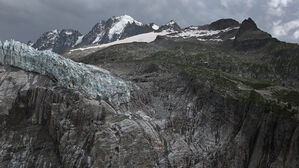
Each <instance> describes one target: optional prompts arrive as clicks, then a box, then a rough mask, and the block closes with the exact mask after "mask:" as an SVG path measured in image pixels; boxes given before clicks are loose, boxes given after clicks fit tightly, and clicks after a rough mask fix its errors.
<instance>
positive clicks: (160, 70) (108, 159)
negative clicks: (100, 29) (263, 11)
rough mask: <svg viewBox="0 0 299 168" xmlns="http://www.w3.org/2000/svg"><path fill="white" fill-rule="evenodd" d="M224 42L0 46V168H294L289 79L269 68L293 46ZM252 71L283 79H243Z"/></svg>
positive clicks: (298, 157) (297, 130) (294, 112)
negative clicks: (75, 56)
mask: <svg viewBox="0 0 299 168" xmlns="http://www.w3.org/2000/svg"><path fill="white" fill-rule="evenodd" d="M233 43H234V42H233V41H225V42H219V43H210V42H209V43H206V42H201V41H192V40H188V41H187V40H186V39H184V40H177V41H176V40H173V39H160V40H156V41H154V42H152V43H149V44H147V43H131V44H122V45H117V46H112V47H110V48H106V49H105V50H100V51H98V52H97V53H94V54H92V55H89V56H82V57H80V59H81V60H80V61H82V62H85V63H90V64H93V66H92V65H86V64H82V63H76V62H74V61H71V60H69V59H67V58H64V57H62V56H60V55H57V54H54V53H52V52H50V51H46V52H41V51H37V50H35V49H33V48H31V47H28V46H26V45H25V44H21V43H19V42H14V41H10V42H4V43H0V167H11V168H19V167H24V168H29V167H49V168H71V167H72V168H102V167H162V168H164V167H193V168H256V167H260V168H264V167H266V168H267V167H271V168H280V167H288V168H297V167H298V165H299V148H298V146H299V125H298V120H299V115H298V114H299V113H298V107H299V105H298V104H299V103H298V101H297V100H299V99H298V95H299V93H298V92H297V91H296V89H294V88H297V86H298V85H297V84H299V80H298V78H296V77H295V76H294V75H287V74H284V73H280V71H282V70H281V67H278V68H277V69H276V66H277V65H276V61H277V62H284V63H285V64H287V65H289V66H288V69H292V66H291V64H290V62H294V63H296V61H297V60H295V56H293V55H292V54H290V53H289V52H292V51H293V50H289V49H288V48H283V47H285V46H288V45H287V44H283V45H282V44H281V43H280V42H277V41H275V42H272V43H273V44H271V45H272V46H280V48H278V47H277V48H276V50H278V51H272V49H273V48H272V47H271V52H270V53H262V52H264V51H267V50H268V49H267V48H265V49H264V50H262V51H259V52H260V53H258V54H257V53H256V52H253V53H252V52H248V51H245V52H243V51H242V50H241V51H236V50H235V48H234V46H233ZM296 47H297V48H299V47H298V46H291V47H289V48H291V49H294V48H296ZM282 48H283V50H282ZM280 50H281V51H280ZM285 50H287V51H285ZM273 52H274V53H273ZM266 54H270V55H266ZM227 55H228V56H229V57H228V56H227ZM260 55H261V56H260ZM254 56H255V57H254ZM259 56H260V57H261V58H259ZM285 57H287V58H285ZM259 59H260V60H259ZM276 59H278V60H276ZM258 60H259V61H269V62H257V61H258ZM238 61H239V62H238ZM240 61H243V62H240ZM272 61H273V62H272ZM263 63H265V64H267V66H268V67H269V72H268V71H266V70H265V69H263V70H264V71H257V69H259V67H258V65H261V64H263ZM272 65H273V67H271V66H272ZM297 65H298V64H294V67H296V66H297ZM95 66H100V67H103V68H105V69H108V70H109V71H111V72H108V71H106V70H104V69H101V68H98V67H95ZM250 67H254V68H250ZM242 68H243V69H242ZM279 69H280V71H279ZM270 71H271V72H270ZM272 71H273V72H272ZM283 72H284V70H283ZM251 73H252V74H254V73H256V75H255V76H253V75H252V76H251V75H249V74H251ZM263 73H265V74H269V75H268V76H263V79H264V80H270V79H273V81H280V80H277V79H279V78H278V77H280V76H282V77H284V78H285V81H289V82H288V83H286V84H287V85H289V86H290V87H287V86H285V87H283V86H282V84H281V83H275V84H273V85H272V84H271V85H266V84H265V83H250V81H255V80H258V79H259V78H257V77H256V76H260V75H262V74H263ZM272 73H274V74H275V75H272ZM112 74H113V75H112ZM115 76H119V77H115ZM124 79H126V80H129V81H131V82H126V81H125V80H124ZM247 79H248V81H247ZM274 79H276V80H274ZM280 92H283V93H282V94H280ZM286 93H291V96H290V97H286V95H287V94H286ZM290 98H291V99H290Z"/></svg>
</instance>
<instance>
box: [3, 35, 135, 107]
mask: <svg viewBox="0 0 299 168" xmlns="http://www.w3.org/2000/svg"><path fill="white" fill-rule="evenodd" d="M0 64H4V65H10V66H14V67H18V68H21V69H23V70H26V71H32V72H37V73H40V74H42V75H47V76H49V77H52V78H54V79H55V80H57V84H58V85H59V86H62V87H66V88H69V89H76V90H79V91H84V92H85V93H89V94H91V95H93V96H99V97H101V98H102V99H108V100H109V101H110V102H113V103H125V102H128V101H129V100H130V93H131V90H132V84H131V83H129V82H125V81H123V80H121V79H118V78H116V77H114V76H112V75H111V74H110V73H109V72H108V71H106V70H104V69H101V68H98V67H95V66H91V65H86V64H82V63H77V62H74V61H72V60H70V59H67V58H64V57H62V56H60V55H58V54H55V53H53V52H51V51H38V50H36V49H33V48H31V47H29V46H27V45H26V44H23V43H20V42H17V41H13V40H11V41H5V42H3V43H2V42H1V41H0Z"/></svg>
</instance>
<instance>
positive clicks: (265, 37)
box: [234, 18, 275, 50]
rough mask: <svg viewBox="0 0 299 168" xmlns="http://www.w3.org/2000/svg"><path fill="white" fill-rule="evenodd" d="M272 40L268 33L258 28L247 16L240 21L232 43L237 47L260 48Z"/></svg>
mask: <svg viewBox="0 0 299 168" xmlns="http://www.w3.org/2000/svg"><path fill="white" fill-rule="evenodd" d="M273 40H275V39H273V38H272V36H271V35H270V34H268V33H266V32H264V31H262V30H260V29H259V28H258V27H257V25H256V23H255V22H254V21H253V20H252V19H251V18H248V19H245V20H244V21H243V22H242V24H241V26H240V29H239V30H238V32H237V34H236V38H235V40H234V45H235V47H236V48H238V49H242V50H249V49H256V48H260V47H262V46H264V45H265V44H267V43H268V42H269V41H273Z"/></svg>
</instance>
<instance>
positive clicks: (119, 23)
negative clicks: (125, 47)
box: [109, 15, 143, 39]
mask: <svg viewBox="0 0 299 168" xmlns="http://www.w3.org/2000/svg"><path fill="white" fill-rule="evenodd" d="M112 19H113V20H114V23H113V25H112V27H111V29H110V30H109V39H112V38H113V36H114V35H115V34H121V33H122V32H123V31H124V29H125V27H126V25H127V24H133V23H135V24H136V25H138V26H142V25H143V24H142V23H141V22H138V21H136V20H135V19H133V18H132V17H131V16H129V15H123V16H118V17H113V18H112Z"/></svg>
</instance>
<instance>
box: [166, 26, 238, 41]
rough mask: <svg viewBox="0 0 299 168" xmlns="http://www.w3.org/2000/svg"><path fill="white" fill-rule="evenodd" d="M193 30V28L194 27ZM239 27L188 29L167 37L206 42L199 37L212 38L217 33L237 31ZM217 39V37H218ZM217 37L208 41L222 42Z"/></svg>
mask: <svg viewBox="0 0 299 168" xmlns="http://www.w3.org/2000/svg"><path fill="white" fill-rule="evenodd" d="M194 28H195V27H194ZM238 28H239V27H234V28H226V29H223V30H197V29H193V28H189V29H186V30H184V31H182V32H180V33H177V34H174V35H172V34H170V35H168V37H182V38H190V37H197V38H198V39H199V40H200V41H206V39H203V38H200V37H209V36H214V35H217V34H219V33H223V32H228V31H231V30H233V29H238ZM218 38H219V36H218ZM218 38H217V37H216V38H214V39H208V40H211V41H222V40H221V39H218Z"/></svg>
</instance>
